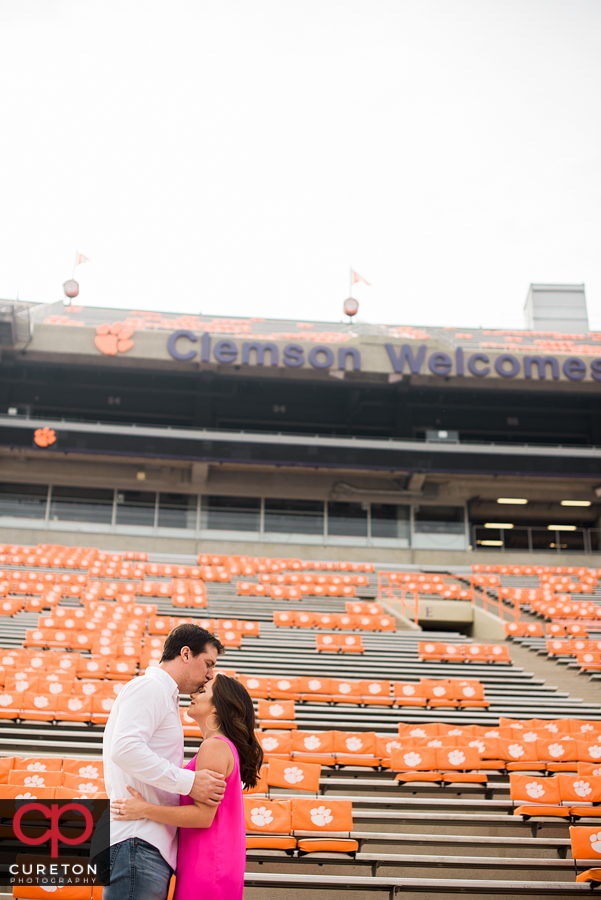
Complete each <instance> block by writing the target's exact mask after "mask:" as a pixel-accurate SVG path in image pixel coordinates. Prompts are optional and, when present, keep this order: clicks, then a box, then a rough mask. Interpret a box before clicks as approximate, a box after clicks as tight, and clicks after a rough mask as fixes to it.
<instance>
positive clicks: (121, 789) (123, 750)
mask: <svg viewBox="0 0 601 900" xmlns="http://www.w3.org/2000/svg"><path fill="white" fill-rule="evenodd" d="M199 737H200V735H199ZM102 755H103V760H104V780H105V783H106V790H107V793H108V795H109V798H110V799H111V800H115V799H117V798H118V797H131V794H130V793H129V791H128V790H127V785H128V784H129V785H130V786H131V787H133V788H135V790H137V791H139V792H140V793H141V794H142V796H143V797H144V799H145V800H147V801H148V802H149V803H159V804H160V805H161V806H178V805H179V795H180V794H189V793H190V791H191V790H192V785H193V783H194V772H192V771H190V770H189V769H182V768H181V766H182V763H183V760H184V730H183V728H182V724H181V720H180V717H179V696H178V688H177V684H176V683H175V681H174V680H173V678H172V677H171V675H169V674H168V673H167V672H166V671H165V670H164V669H160V668H159V667H158V666H153V667H150V668H148V669H146V673H145V674H144V675H142V676H140V677H139V678H134V679H133V680H132V681H130V682H128V684H126V685H125V687H124V688H123V689H122V690H121V692H120V693H119V695H118V696H117V699H116V700H115V703H114V704H113V708H112V710H111V714H110V716H109V719H108V722H107V724H106V729H105V732H104V741H103V753H102ZM132 837H137V838H141V839H142V840H143V841H148V843H149V844H152V845H153V846H154V847H156V848H157V850H159V852H160V853H161V856H163V858H164V859H165V860H166V861H167V862H168V863H169V865H170V866H171V867H172V868H173V869H175V864H176V860H177V828H175V827H174V826H173V825H162V824H161V823H160V822H151V821H150V819H131V820H125V821H123V822H120V821H118V820H116V819H112V821H111V844H118V843H119V842H120V841H125V840H127V839H128V838H132Z"/></svg>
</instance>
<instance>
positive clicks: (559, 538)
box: [549, 528, 584, 553]
mask: <svg viewBox="0 0 601 900" xmlns="http://www.w3.org/2000/svg"><path fill="white" fill-rule="evenodd" d="M549 534H551V535H553V541H552V542H551V547H552V548H553V549H554V550H559V552H560V553H562V552H563V553H582V552H583V551H584V529H583V528H579V529H578V530H577V531H550V532H549Z"/></svg>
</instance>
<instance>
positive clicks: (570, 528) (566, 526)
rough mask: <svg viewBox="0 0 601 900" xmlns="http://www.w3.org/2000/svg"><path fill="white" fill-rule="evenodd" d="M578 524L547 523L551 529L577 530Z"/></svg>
mask: <svg viewBox="0 0 601 900" xmlns="http://www.w3.org/2000/svg"><path fill="white" fill-rule="evenodd" d="M576 527H577V526H576V525H547V528H548V530H549V531H576Z"/></svg>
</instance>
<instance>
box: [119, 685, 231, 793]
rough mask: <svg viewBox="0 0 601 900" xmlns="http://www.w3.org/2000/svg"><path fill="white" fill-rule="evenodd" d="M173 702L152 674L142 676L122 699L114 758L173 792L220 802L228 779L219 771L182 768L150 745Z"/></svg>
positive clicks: (130, 772)
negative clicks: (151, 677)
mask: <svg viewBox="0 0 601 900" xmlns="http://www.w3.org/2000/svg"><path fill="white" fill-rule="evenodd" d="M170 702H171V700H170V698H168V697H167V696H166V695H165V694H164V692H163V691H162V689H161V687H160V685H157V684H156V682H153V681H151V680H150V678H149V679H144V678H143V677H142V678H140V680H139V682H138V683H136V685H135V687H134V689H133V690H131V691H129V692H128V694H127V696H125V697H122V698H121V699H120V703H119V715H118V718H117V721H116V723H115V728H114V731H113V738H112V743H111V747H110V757H111V760H112V762H114V763H115V765H117V766H119V768H120V769H123V771H124V772H126V773H127V774H128V775H131V777H132V778H138V779H139V780H140V781H144V782H145V783H146V784H151V785H153V787H157V788H161V789H162V790H164V791H170V792H171V793H172V794H190V796H191V797H192V799H193V800H195V801H196V800H199V801H201V802H204V803H208V804H209V805H213V804H214V805H215V806H217V805H218V804H219V803H220V802H221V799H222V797H223V794H224V792H225V780H224V779H223V776H222V775H221V774H220V773H219V772H212V771H208V770H206V769H204V770H203V771H199V772H192V771H191V770H190V769H180V768H179V767H178V766H174V765H173V763H170V762H169V761H168V760H166V759H163V757H161V756H158V754H156V753H155V752H154V751H153V750H151V749H150V747H149V746H148V743H149V741H150V739H151V737H152V735H153V734H154V732H155V731H156V729H157V728H158V727H159V725H160V724H161V722H162V720H163V718H164V717H165V716H166V715H167V714H168V712H169V704H170Z"/></svg>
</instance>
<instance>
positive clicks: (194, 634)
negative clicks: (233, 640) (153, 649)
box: [161, 622, 225, 662]
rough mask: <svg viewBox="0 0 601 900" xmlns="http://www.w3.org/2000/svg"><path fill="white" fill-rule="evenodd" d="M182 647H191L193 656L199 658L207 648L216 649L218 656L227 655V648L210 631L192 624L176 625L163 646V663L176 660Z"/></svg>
mask: <svg viewBox="0 0 601 900" xmlns="http://www.w3.org/2000/svg"><path fill="white" fill-rule="evenodd" d="M182 647H189V648H190V650H191V651H192V656H198V654H199V653H202V651H203V650H204V649H205V648H206V647H215V649H216V650H217V654H218V655H221V654H222V653H225V647H224V646H223V644H222V643H221V641H220V640H219V639H218V638H216V637H215V635H214V634H211V632H210V631H205V629H204V628H201V627H200V625H193V624H192V623H191V622H184V623H183V625H176V627H175V628H173V629H172V630H171V631H170V632H169V634H168V635H167V637H166V638H165V643H164V645H163V655H162V656H161V662H169V660H170V659H176V658H177V657H178V656H179V655H180V653H181V650H182Z"/></svg>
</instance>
